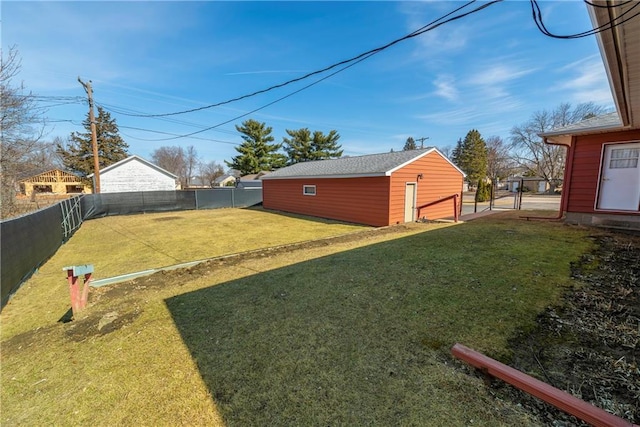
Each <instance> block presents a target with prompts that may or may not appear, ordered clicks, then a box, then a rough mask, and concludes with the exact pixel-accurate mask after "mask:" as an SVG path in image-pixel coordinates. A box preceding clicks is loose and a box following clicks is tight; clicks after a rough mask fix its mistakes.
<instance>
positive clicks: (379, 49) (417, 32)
mask: <svg viewBox="0 0 640 427" xmlns="http://www.w3.org/2000/svg"><path fill="white" fill-rule="evenodd" d="M476 1H477V0H470V1H469V2H467V3H465V4H463V5H462V6H459V7H457V8H456V9H454V10H452V11H451V12H449V13H447V14H445V15H443V16H441V17H439V18H438V19H435V20H434V21H432V22H430V23H428V24H426V25H424V26H422V27H420V28H419V29H417V30H415V31H413V32H411V33H409V34H407V35H405V36H403V37H400V38H398V39H395V40H393V41H391V42H389V43H387V44H385V45H383V46H380V47H377V48H374V49H370V50H368V51H366V52H363V53H360V54H358V55H356V56H354V57H352V58H349V59H345V60H342V61H339V62H336V63H334V64H331V65H329V66H327V67H324V68H322V69H319V70H316V71H312V72H309V73H307V74H305V75H303V76H300V77H296V78H294V79H290V80H287V81H285V82H283V83H279V84H276V85H273V86H270V87H267V88H265V89H260V90H257V91H254V92H251V93H248V94H245V95H242V96H238V97H235V98H231V99H228V100H225V101H221V102H217V103H214V104H209V105H205V106H202V107H197V108H191V109H188V110H181V111H174V112H171V113H159V114H127V113H122V114H123V115H127V116H131V117H149V118H150V117H167V116H175V115H180V114H187V113H193V112H196V111H202V110H206V109H211V108H214V107H219V106H222V105H226V104H230V103H233V102H237V101H240V100H243V99H247V98H251V97H254V96H256V95H260V94H263V93H266V92H270V91H272V90H275V89H279V88H282V87H285V86H288V85H290V84H293V83H296V82H299V81H302V80H306V79H308V78H310V77H313V76H316V75H318V74H322V73H325V72H327V71H330V70H332V69H334V68H337V67H340V66H342V65H345V64H349V63H351V62H354V61H358V62H360V61H359V60H360V59H361V58H364V59H366V58H368V57H370V56H372V55H374V54H376V53H379V52H382V51H383V50H386V49H388V48H390V47H392V46H394V45H396V44H398V43H400V42H403V41H405V40H408V39H411V38H414V37H417V36H419V35H421V34H424V33H426V32H428V31H431V30H434V29H436V28H438V27H439V26H441V25H444V24H446V23H448V22H452V21H455V20H457V19H461V18H464V17H465V16H468V15H470V14H472V13H476V12H479V11H480V10H482V9H485V8H487V7H489V6H491V5H493V4H495V3H499V2H502V1H504V0H492V1H489V2H487V3H484V4H483V5H481V6H479V7H477V8H475V9H473V10H471V11H469V12H465V13H463V14H460V15H456V16H453V17H451V18H449V19H446V20H445V18H448V17H449V16H451V15H453V14H454V13H457V12H459V11H460V10H462V9H464V8H466V7H468V6H469V5H471V4H473V3H475V2H476ZM443 20H444V21H443ZM439 21H442V22H439ZM334 75H335V74H334Z"/></svg>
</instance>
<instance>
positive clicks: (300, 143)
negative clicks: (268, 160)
mask: <svg viewBox="0 0 640 427" xmlns="http://www.w3.org/2000/svg"><path fill="white" fill-rule="evenodd" d="M286 132H287V134H288V135H289V136H290V138H287V137H283V138H282V144H283V146H284V151H286V153H287V156H288V157H289V159H288V160H287V164H289V165H293V164H295V163H300V162H306V161H309V160H313V158H312V153H311V151H312V148H311V132H310V131H309V129H308V128H303V129H298V130H289V129H287V130H286Z"/></svg>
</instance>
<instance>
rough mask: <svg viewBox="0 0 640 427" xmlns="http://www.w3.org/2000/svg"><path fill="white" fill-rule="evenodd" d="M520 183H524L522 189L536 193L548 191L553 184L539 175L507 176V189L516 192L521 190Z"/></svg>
mask: <svg viewBox="0 0 640 427" xmlns="http://www.w3.org/2000/svg"><path fill="white" fill-rule="evenodd" d="M520 185H522V188H523V190H522V191H531V192H534V193H546V192H547V191H549V189H550V188H551V186H550V185H549V183H548V182H547V180H546V179H544V178H540V177H537V176H524V177H522V176H513V177H511V178H507V190H509V191H511V192H513V193H515V192H518V191H520Z"/></svg>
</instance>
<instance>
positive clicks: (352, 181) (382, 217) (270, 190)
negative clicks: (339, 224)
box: [262, 176, 389, 227]
mask: <svg viewBox="0 0 640 427" xmlns="http://www.w3.org/2000/svg"><path fill="white" fill-rule="evenodd" d="M304 185H315V186H316V195H315V196H309V195H304V194H302V188H303V186H304ZM262 198H263V206H264V207H265V209H274V210H280V211H284V212H292V213H298V214H302V215H311V216H317V217H321V218H329V219H336V220H340V221H347V222H355V223H358V224H368V225H373V226H376V227H379V226H383V225H388V217H389V213H388V212H389V208H388V207H389V177H388V176H381V177H370V178H309V179H265V180H263V182H262Z"/></svg>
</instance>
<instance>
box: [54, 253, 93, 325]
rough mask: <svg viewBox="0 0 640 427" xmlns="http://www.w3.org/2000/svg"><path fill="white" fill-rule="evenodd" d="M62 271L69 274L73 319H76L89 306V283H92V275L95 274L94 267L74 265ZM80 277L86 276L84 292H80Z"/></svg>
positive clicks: (90, 265)
mask: <svg viewBox="0 0 640 427" xmlns="http://www.w3.org/2000/svg"><path fill="white" fill-rule="evenodd" d="M62 271H66V272H67V281H68V282H69V294H70V296H71V310H72V311H73V317H74V318H75V317H76V315H77V314H78V313H80V312H81V311H82V310H84V308H85V307H86V306H87V299H88V298H89V282H90V281H91V274H92V273H93V265H92V264H85V265H72V266H69V267H62ZM78 276H84V283H83V286H82V290H80V284H79V283H78Z"/></svg>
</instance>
